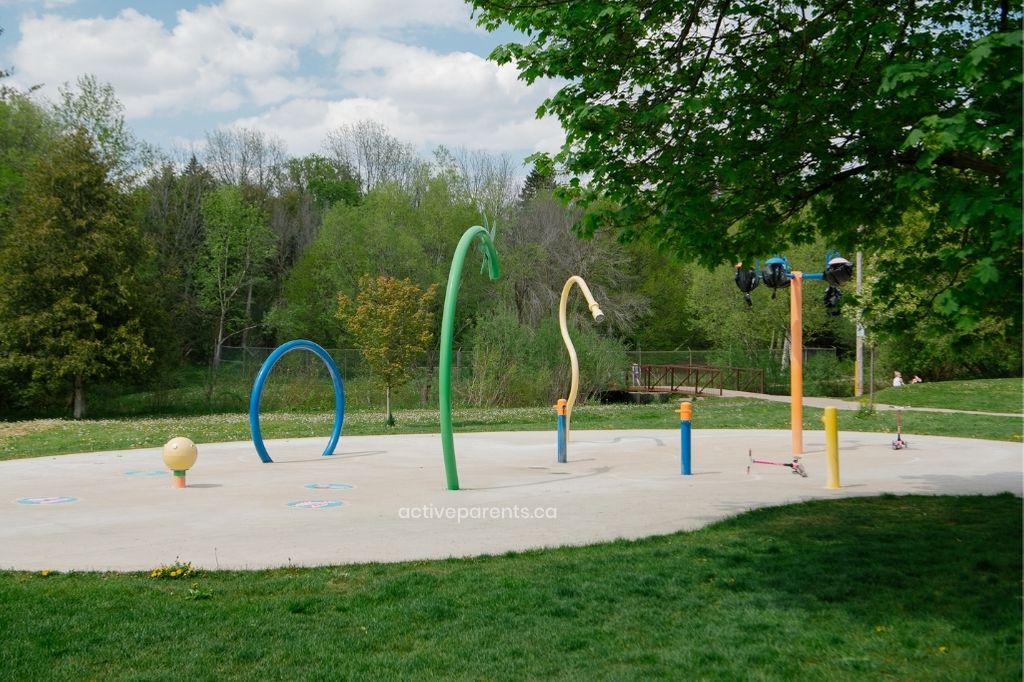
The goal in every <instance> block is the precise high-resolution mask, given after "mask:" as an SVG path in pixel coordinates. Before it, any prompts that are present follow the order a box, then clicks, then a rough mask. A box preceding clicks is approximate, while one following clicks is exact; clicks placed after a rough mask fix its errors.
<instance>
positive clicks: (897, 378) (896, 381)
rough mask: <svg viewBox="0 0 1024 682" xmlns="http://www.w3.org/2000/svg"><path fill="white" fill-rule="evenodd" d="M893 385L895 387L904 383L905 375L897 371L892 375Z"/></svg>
mask: <svg viewBox="0 0 1024 682" xmlns="http://www.w3.org/2000/svg"><path fill="white" fill-rule="evenodd" d="M892 385H893V387H894V388H899V387H900V386H902V385H903V375H902V374H900V373H899V372H895V373H894V375H893V377H892Z"/></svg>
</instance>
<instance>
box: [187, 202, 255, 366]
mask: <svg viewBox="0 0 1024 682" xmlns="http://www.w3.org/2000/svg"><path fill="white" fill-rule="evenodd" d="M202 211H203V236H204V240H203V246H202V248H201V249H200V253H199V263H198V264H197V267H196V277H197V280H198V285H199V301H200V305H201V306H202V307H203V309H205V310H207V311H208V312H211V313H213V315H214V318H215V323H214V324H215V330H214V346H213V366H214V367H217V366H218V365H219V364H220V353H221V348H222V347H223V346H224V342H225V341H226V340H227V339H228V338H229V337H230V336H233V335H234V334H236V333H238V332H240V331H242V330H241V329H239V330H237V331H235V332H232V333H230V334H229V333H228V325H229V323H231V322H233V321H234V320H235V319H236V318H239V317H241V318H242V319H241V325H240V326H242V327H243V328H248V325H249V322H250V318H249V317H248V312H249V305H248V304H249V301H247V302H246V306H245V308H244V311H245V312H244V313H243V314H241V315H240V314H239V310H238V308H239V300H238V299H239V294H240V293H242V292H251V291H252V287H253V285H254V284H256V283H257V282H259V281H261V279H262V278H263V276H264V274H265V270H266V266H267V262H268V261H269V259H270V258H271V257H272V256H273V254H274V236H273V234H272V233H271V232H270V228H268V227H267V225H266V217H265V216H264V214H263V211H261V210H260V209H259V208H258V207H256V206H254V205H253V204H250V203H248V202H246V201H245V200H244V199H243V198H242V193H241V191H240V190H239V189H238V188H237V187H219V188H217V189H215V190H213V191H212V192H210V193H208V194H207V195H206V197H205V198H204V199H203V209H202Z"/></svg>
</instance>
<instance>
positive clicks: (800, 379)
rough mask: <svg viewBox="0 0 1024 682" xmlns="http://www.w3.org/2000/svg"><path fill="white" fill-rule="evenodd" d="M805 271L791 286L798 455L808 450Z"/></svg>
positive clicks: (793, 406)
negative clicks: (806, 431)
mask: <svg viewBox="0 0 1024 682" xmlns="http://www.w3.org/2000/svg"><path fill="white" fill-rule="evenodd" d="M803 276H804V275H803V273H802V272H797V271H794V272H793V281H792V282H791V283H790V286H789V402H790V408H789V410H790V429H791V436H790V437H791V439H792V450H793V454H794V455H801V454H803V451H804V320H803V309H804V286H803Z"/></svg>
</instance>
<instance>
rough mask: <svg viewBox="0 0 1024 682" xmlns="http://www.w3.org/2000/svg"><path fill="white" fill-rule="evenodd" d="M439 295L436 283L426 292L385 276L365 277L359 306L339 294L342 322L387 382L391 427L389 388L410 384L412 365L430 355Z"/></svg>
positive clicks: (389, 411)
mask: <svg viewBox="0 0 1024 682" xmlns="http://www.w3.org/2000/svg"><path fill="white" fill-rule="evenodd" d="M436 294H437V285H436V284H432V285H430V287H428V288H427V290H426V291H423V290H422V289H421V288H420V287H419V286H418V285H416V284H414V283H413V282H412V280H409V279H395V278H393V277H387V276H385V275H381V276H378V277H371V276H369V275H364V276H363V277H361V278H360V279H359V294H358V295H357V296H356V299H355V301H352V299H350V298H349V297H348V296H346V295H345V294H338V317H339V318H341V319H342V320H343V321H344V322H345V324H346V325H347V326H348V329H349V333H351V334H352V338H353V339H354V340H355V342H356V345H357V346H358V347H359V349H360V351H362V353H363V357H364V358H365V359H366V362H367V364H369V365H370V368H371V369H372V370H373V372H374V374H376V375H377V376H379V377H380V379H381V381H383V382H384V390H385V396H386V401H387V424H388V426H394V425H395V417H394V415H393V414H391V389H392V388H394V387H397V386H401V385H402V384H404V383H405V382H407V381H408V380H409V370H410V368H411V366H412V363H413V362H414V361H415V360H416V358H417V357H418V356H419V355H420V354H421V353H423V352H424V351H426V350H427V347H428V346H429V345H430V340H431V338H432V337H433V332H431V329H432V328H433V326H434V315H433V314H432V313H431V312H430V307H431V304H432V302H433V300H434V296H435V295H436Z"/></svg>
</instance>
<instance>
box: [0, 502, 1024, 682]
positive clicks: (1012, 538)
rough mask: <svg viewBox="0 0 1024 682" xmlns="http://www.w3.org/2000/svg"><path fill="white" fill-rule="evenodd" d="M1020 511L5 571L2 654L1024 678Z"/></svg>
mask: <svg viewBox="0 0 1024 682" xmlns="http://www.w3.org/2000/svg"><path fill="white" fill-rule="evenodd" d="M1021 516H1022V508H1021V500H1020V498H1017V497H1014V496H1011V495H1000V496H995V497H974V496H972V497H896V496H883V497H878V498H855V499H843V500H835V501H816V502H809V503H804V504H798V505H794V506H787V507H778V508H770V509H762V510H757V511H753V512H750V513H747V514H744V515H742V516H739V517H737V518H734V519H731V520H727V521H724V522H721V523H717V524H715V525H713V526H710V527H708V528H705V529H702V530H700V531H696V532H690V533H678V534H673V535H669V536H664V537H657V538H650V539H646V540H641V541H635V542H625V541H620V542H615V543H611V544H602V545H595V546H590V547H583V548H563V549H557V550H547V551H531V552H526V553H520V554H509V555H505V556H496V557H480V558H474V559H463V560H449V561H434V562H415V563H401V564H373V565H354V566H333V567H324V568H315V569H298V568H292V569H289V568H284V569H278V570H272V571H256V572H250V573H246V572H207V573H198V574H194V575H188V574H185V575H182V576H181V577H178V578H167V577H152V576H151V574H150V573H141V574H113V573H105V574H93V573H71V574H59V573H54V574H50V575H44V574H43V573H20V572H8V573H0V603H2V604H3V608H2V609H0V636H2V638H3V645H2V646H0V670H2V671H3V673H2V677H3V678H4V679H10V680H41V679H67V680H83V679H102V680H122V679H124V680H127V679H132V680H135V679H203V680H207V679H208V680H214V679H216V680H222V679H245V680H252V679H267V680H314V679H467V680H468V679H473V680H482V679H487V680H492V679H493V680H518V679H541V678H558V679H580V680H596V679H715V680H750V679H760V680H797V679H805V680H823V679H824V680H874V679H901V680H987V681H988V680H992V681H994V680H1007V681H1014V682H1016V681H1019V680H1020V679H1021V675H1022V669H1021V657H1022V649H1021V637H1022V633H1021V555H1022V547H1021V536H1022V528H1021ZM186 559H187V557H182V561H185V560H186Z"/></svg>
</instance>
